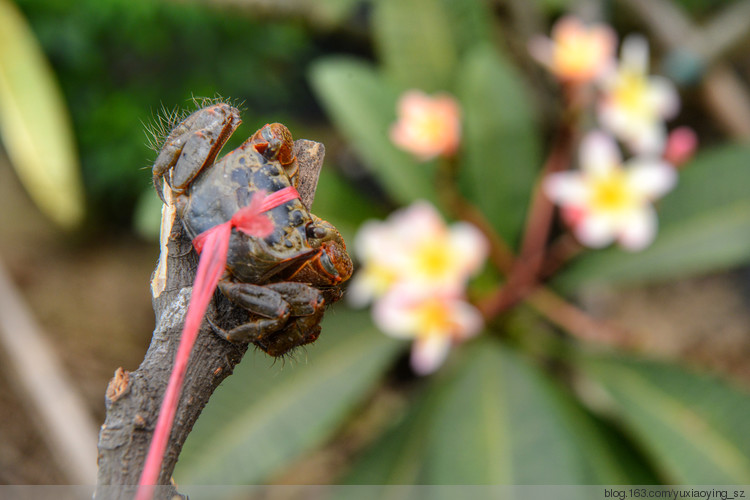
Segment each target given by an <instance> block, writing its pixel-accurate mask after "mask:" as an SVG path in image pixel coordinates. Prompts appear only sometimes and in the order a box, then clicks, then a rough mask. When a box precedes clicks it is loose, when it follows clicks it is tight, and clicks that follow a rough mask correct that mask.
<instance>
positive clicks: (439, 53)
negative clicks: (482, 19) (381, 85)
mask: <svg viewBox="0 0 750 500" xmlns="http://www.w3.org/2000/svg"><path fill="white" fill-rule="evenodd" d="M373 31H374V34H375V42H376V44H377V48H378V52H379V55H380V60H381V61H382V63H383V66H384V68H385V72H386V74H387V75H388V76H389V77H390V78H391V79H392V80H393V81H394V82H396V83H397V84H398V85H400V86H401V87H403V88H418V89H421V90H424V91H426V92H433V91H435V90H446V89H448V88H449V87H450V82H451V80H452V76H453V74H454V72H455V70H456V62H457V59H458V53H457V46H456V43H455V41H454V39H453V33H452V30H451V19H450V17H449V15H448V11H447V10H446V9H445V8H444V6H443V4H442V2H440V1H435V0H379V1H378V2H376V3H375V10H374V13H373Z"/></svg>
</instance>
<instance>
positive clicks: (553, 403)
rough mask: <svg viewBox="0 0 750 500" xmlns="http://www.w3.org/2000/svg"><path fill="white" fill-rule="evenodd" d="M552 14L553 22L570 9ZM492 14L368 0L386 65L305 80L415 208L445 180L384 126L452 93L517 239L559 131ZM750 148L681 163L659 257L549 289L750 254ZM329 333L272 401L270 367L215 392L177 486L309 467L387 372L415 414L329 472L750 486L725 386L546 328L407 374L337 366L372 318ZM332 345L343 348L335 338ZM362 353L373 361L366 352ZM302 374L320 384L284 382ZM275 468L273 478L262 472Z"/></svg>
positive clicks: (508, 332)
mask: <svg viewBox="0 0 750 500" xmlns="http://www.w3.org/2000/svg"><path fill="white" fill-rule="evenodd" d="M566 3H569V2H566ZM543 4H544V5H545V8H548V9H550V10H551V11H552V12H557V9H559V8H561V7H562V6H563V2H557V1H556V2H544V3H543ZM491 19H492V13H491V12H490V10H489V7H488V4H487V3H485V2H481V1H464V0H381V1H378V2H374V3H373V11H372V17H371V21H372V33H373V44H374V48H375V52H376V54H377V62H373V61H370V60H364V59H361V58H354V57H351V56H348V55H335V54H334V55H331V56H329V57H325V58H321V59H319V60H316V61H315V62H314V64H313V65H312V67H311V70H310V81H311V83H312V86H313V88H314V90H315V93H316V95H317V96H318V98H319V99H320V100H321V102H322V104H323V106H324V108H325V109H326V111H327V112H328V114H329V116H330V118H331V120H332V122H333V124H334V125H335V126H336V127H337V128H338V130H339V132H340V133H341V134H342V135H343V137H344V138H345V139H346V140H347V141H348V143H349V144H350V145H351V147H352V148H353V149H354V150H355V151H356V153H358V155H359V158H360V159H361V160H362V162H363V163H364V165H365V166H366V168H367V169H368V172H369V173H370V174H371V175H372V176H373V178H374V179H376V180H377V181H378V182H379V184H380V185H381V186H382V188H383V189H384V190H385V192H386V194H387V195H388V196H389V197H390V199H391V200H393V201H394V202H395V203H397V204H399V205H405V204H408V203H411V202H413V201H414V200H416V199H419V198H426V199H428V200H431V201H433V202H434V203H437V204H438V206H439V207H440V208H442V209H444V210H445V211H446V212H449V210H447V209H446V207H445V206H444V205H443V204H441V199H440V196H439V189H440V187H439V185H437V184H436V176H439V175H440V174H439V172H438V170H439V165H438V163H439V160H433V161H429V162H427V163H418V162H417V161H416V160H415V159H414V158H412V157H411V156H409V155H408V154H406V153H405V152H403V151H401V150H399V149H397V148H396V147H395V146H394V145H393V143H392V142H391V141H390V139H389V136H388V130H389V128H390V126H391V124H392V123H393V122H394V120H395V119H396V103H397V99H398V98H399V96H400V95H401V94H402V93H403V92H405V91H406V90H408V89H411V88H415V87H416V88H420V89H422V90H425V91H431V92H434V91H448V92H451V93H453V94H454V95H455V96H457V98H458V99H459V101H460V102H461V105H462V108H463V110H464V117H463V124H464V127H465V130H464V138H463V143H462V149H461V154H460V160H459V161H460V163H459V166H458V182H459V189H460V191H461V193H462V194H463V196H465V197H466V198H467V199H469V200H470V201H471V202H473V203H474V204H475V205H476V206H477V207H478V208H479V209H480V210H481V211H482V212H483V213H484V214H485V216H486V217H487V219H488V220H489V222H490V223H491V225H492V227H493V228H494V229H495V230H496V231H497V233H498V234H500V235H501V236H502V237H503V238H504V239H505V240H507V241H509V242H511V243H512V244H514V245H516V244H517V243H518V242H519V240H520V238H521V236H522V230H523V224H524V220H525V214H526V209H527V205H528V202H529V198H530V194H531V189H532V186H533V184H534V182H535V179H536V177H537V175H538V172H539V169H540V168H541V164H542V161H543V159H542V154H543V152H544V148H543V147H542V144H543V139H542V137H544V134H545V133H546V132H547V130H544V129H542V128H541V125H542V124H540V123H539V119H538V116H537V109H536V104H535V103H534V102H533V101H532V96H531V95H530V94H529V85H528V84H527V82H526V81H525V79H524V78H525V77H524V76H523V75H522V74H521V73H520V72H519V70H518V69H517V68H516V65H515V63H514V60H513V58H512V57H511V55H510V54H507V53H505V51H504V49H503V48H502V45H501V44H498V43H497V38H498V34H497V33H496V32H495V30H496V29H497V27H496V26H493V25H492V23H491ZM747 154H748V151H747V148H746V147H744V146H734V145H717V146H715V147H714V148H707V149H706V150H705V151H704V152H703V153H701V154H699V155H698V156H697V157H696V158H695V159H694V160H693V161H692V162H690V163H689V164H688V165H685V166H684V168H683V169H682V170H681V179H680V183H679V187H678V188H677V189H676V190H675V191H674V192H673V193H672V194H670V195H669V196H668V197H666V198H665V199H664V200H663V201H662V202H661V205H660V213H661V222H662V228H661V230H660V234H659V236H658V238H657V240H656V242H655V243H654V244H653V246H652V247H650V248H649V249H647V250H646V251H644V252H641V253H628V252H624V251H621V250H618V249H607V250H604V251H599V252H589V253H584V254H582V255H580V256H579V257H578V258H577V259H576V260H575V261H574V262H573V263H572V265H570V266H569V267H568V268H566V269H564V270H563V272H562V273H560V274H559V276H558V277H557V278H556V279H555V280H554V281H553V285H554V286H555V288H556V289H557V290H559V291H562V292H565V293H567V294H571V295H572V294H575V293H576V292H578V291H580V290H581V289H582V287H584V286H587V285H591V284H594V283H596V284H618V285H623V284H633V283H652V282H655V281H663V280H666V279H672V278H679V277H685V276H689V275H691V274H696V273H706V272H711V271H715V270H719V269H727V268H730V267H734V266H738V265H741V264H744V263H746V262H748V260H750V240H748V234H750V218H749V214H750V212H749V211H748V206H747V197H746V195H745V192H744V191H745V186H747V184H748V183H747V181H748V179H746V177H747V172H748V170H747V168H745V167H746V165H745V163H746V162H745V161H744V160H745V159H746V158H747ZM324 177H325V176H324ZM348 189H349V188H348V187H345V186H341V190H337V191H336V193H338V194H337V195H336V196H335V197H334V198H333V200H337V199H340V198H339V197H343V199H346V200H350V199H351V195H350V194H349V195H345V194H344V193H346V192H347V190H348ZM324 192H330V191H327V188H324ZM326 200H327V201H326V202H325V203H326V204H327V209H330V210H331V211H332V212H331V213H332V214H338V215H337V216H338V217H345V218H347V219H350V220H351V222H350V223H345V224H344V225H343V227H345V228H346V230H345V232H346V233H348V232H349V231H350V230H351V228H353V227H356V223H357V220H358V219H359V218H361V217H362V214H364V213H367V214H368V215H370V216H372V215H374V214H376V213H377V210H376V209H375V208H373V207H372V206H371V205H370V204H369V203H368V202H367V201H366V199H361V200H360V201H359V202H358V203H357V202H355V203H351V204H350V203H349V202H347V203H346V204H344V203H341V204H338V203H337V202H335V201H332V199H331V198H326ZM347 207H348V208H347ZM347 236H349V235H348V234H347ZM482 280H483V282H482V288H483V289H487V288H488V284H487V281H488V280H490V281H493V280H494V281H497V280H498V277H497V275H496V274H491V273H489V274H485V275H483V277H482ZM511 317H512V314H511ZM323 329H324V335H323V337H322V338H321V340H320V341H319V343H320V344H321V345H320V346H318V345H317V344H316V346H315V347H314V348H312V349H310V350H309V354H308V355H307V356H306V363H305V364H301V365H297V366H295V367H293V369H288V368H287V367H284V369H283V370H282V372H281V374H279V375H278V378H279V379H280V380H279V381H278V382H277V383H276V384H274V386H273V387H274V388H275V389H276V390H270V391H269V390H268V388H267V387H265V386H264V387H262V388H260V389H255V390H253V391H248V390H247V387H248V384H251V383H252V384H255V380H256V379H259V378H261V377H265V376H266V375H263V374H262V373H260V372H258V373H255V374H254V375H251V376H250V375H248V376H247V377H246V378H245V376H242V375H241V376H235V377H233V378H232V379H230V380H229V381H228V382H227V383H226V384H225V386H223V387H222V388H220V390H219V393H218V394H217V396H216V399H217V400H219V401H221V403H218V404H216V405H210V407H209V408H207V410H206V415H205V416H204V417H203V419H202V420H201V422H200V423H199V425H198V426H197V427H196V429H195V432H194V433H193V434H192V435H191V437H190V439H189V441H188V444H187V445H186V447H185V453H184V456H183V458H182V460H181V462H180V463H179V464H178V470H177V472H176V477H177V478H178V481H181V482H185V483H191V482H205V481H218V482H226V481H233V482H237V483H242V482H250V481H263V480H264V479H266V480H267V479H268V478H269V474H270V473H271V470H270V469H271V468H273V469H275V470H278V469H276V465H278V466H281V465H282V463H283V462H284V460H285V459H283V458H281V455H283V457H287V458H291V457H294V456H297V457H305V456H306V453H309V452H310V450H314V449H315V448H316V447H317V446H322V445H324V444H325V443H330V442H331V440H332V439H333V438H332V437H331V436H334V435H336V432H337V431H339V432H341V430H342V429H345V428H347V427H346V424H344V423H342V422H345V421H346V418H347V416H350V421H351V420H352V418H353V419H355V420H356V419H357V418H358V417H359V415H360V414H359V413H354V414H353V415H354V416H353V417H351V415H352V414H351V412H352V409H353V408H356V407H357V405H361V404H363V402H364V401H365V400H366V399H367V396H368V394H369V393H370V391H373V390H376V389H375V388H376V387H378V384H379V383H382V380H388V381H389V382H390V383H391V384H392V383H394V377H396V381H397V382H399V383H401V384H403V383H404V382H407V381H408V382H409V387H410V388H409V389H408V392H407V394H406V396H405V401H404V408H403V410H402V411H400V412H394V414H393V416H392V418H390V419H389V422H388V424H387V425H386V428H385V430H384V431H382V432H380V433H379V437H378V438H377V439H375V440H374V442H373V444H372V445H371V446H368V447H366V448H365V449H364V450H361V451H360V453H359V454H358V455H357V457H356V460H355V461H354V462H353V464H352V465H351V467H350V468H349V469H348V470H346V471H344V474H343V475H341V476H339V477H338V479H334V480H335V481H339V482H344V483H347V484H507V483H511V484H656V483H673V482H679V483H686V484H729V483H736V484H743V483H747V482H748V481H750V467H748V464H749V463H750V443H748V442H747V439H745V437H743V436H747V435H750V423H748V422H747V420H746V419H744V418H743V415H746V414H747V412H748V411H750V397H748V394H747V392H746V391H745V390H742V389H738V388H736V387H734V386H732V385H730V384H728V383H727V382H725V381H722V380H719V379H715V378H711V377H707V376H705V375H701V374H697V373H694V372H693V371H692V370H691V369H687V368H683V367H681V366H675V365H670V364H668V363H659V362H655V361H648V362H647V361H643V360H641V359H638V358H637V357H636V356H628V355H626V354H620V355H618V356H613V355H609V354H602V353H600V354H594V353H591V352H589V350H588V349H586V348H585V347H583V346H581V345H579V344H576V343H572V342H568V341H560V340H559V339H557V338H554V337H550V335H549V327H541V326H540V322H539V321H537V320H534V321H529V320H527V319H524V316H523V315H520V316H517V317H516V319H515V320H510V321H499V322H495V323H494V324H491V325H489V326H488V329H487V331H486V332H485V334H484V335H482V336H481V338H480V339H478V340H476V341H473V342H471V343H470V344H469V345H467V346H465V347H464V348H462V349H461V350H460V352H458V353H456V355H455V356H452V357H451V358H450V360H449V362H448V364H447V366H445V367H444V368H443V369H442V370H441V371H440V372H439V373H438V374H437V375H435V376H433V377H430V378H429V379H422V380H419V381H414V380H412V379H410V378H408V377H406V378H404V376H403V374H402V375H400V376H396V375H394V372H392V371H388V370H389V367H392V366H394V364H393V363H394V362H396V358H394V356H395V355H396V354H397V353H398V350H394V349H392V347H391V346H389V347H388V348H386V347H385V345H383V346H379V347H375V346H369V344H368V345H365V343H366V342H367V341H365V337H362V339H361V340H357V342H362V346H361V349H356V348H353V350H352V351H351V352H350V353H349V354H347V355H340V356H330V354H329V353H331V352H333V349H337V348H339V349H347V348H348V345H349V344H348V343H347V342H346V341H344V340H339V339H345V338H346V339H349V338H357V339H359V335H360V334H363V333H366V332H372V333H371V334H372V335H375V333H374V331H373V329H372V326H371V325H370V324H369V322H368V321H367V318H366V317H365V316H363V315H362V314H361V313H355V312H352V311H349V310H347V309H346V308H344V307H343V306H337V308H336V309H335V310H334V311H333V312H332V314H329V315H328V316H327V318H326V320H325V323H324V325H323ZM512 339H535V340H533V341H532V340H521V341H518V342H517V341H514V340H512ZM327 342H333V343H336V342H341V343H342V344H337V346H336V347H333V346H330V344H329V345H328V346H327V347H323V345H325V344H326V343H327ZM370 342H371V341H370ZM532 343H533V346H531V344H532ZM318 347H320V351H318ZM366 353H369V355H368V354H366ZM363 355H364V356H365V358H368V359H369V362H367V363H365V362H364V359H363V360H360V361H358V359H359V356H363ZM251 362H254V363H258V361H257V360H253V361H251ZM355 366H356V368H355ZM397 366H398V365H397ZM349 367H351V368H349ZM550 367H555V369H554V370H551V369H550ZM256 368H258V367H257V366H256V367H254V368H253V370H255V369H256ZM291 370H293V373H289V371H291ZM261 371H262V370H261ZM322 371H325V372H329V373H332V374H333V373H345V372H346V373H348V375H346V376H347V377H349V378H351V384H352V385H356V386H357V387H358V390H357V391H350V390H344V389H343V388H340V389H335V388H336V387H337V383H336V382H333V381H331V380H329V379H327V378H326V377H325V376H323V375H320V374H319V372H322ZM300 372H302V373H300ZM306 374H307V375H306ZM292 377H300V378H304V379H305V380H306V381H307V383H306V384H304V385H302V386H298V387H292V386H287V380H289V379H290V378H292ZM318 383H319V384H322V385H323V386H325V385H327V384H329V385H328V386H329V387H330V388H331V390H329V391H326V390H325V389H324V388H323V387H319V386H318ZM253 387H254V385H253ZM300 387H304V390H305V393H306V394H313V395H317V398H316V401H315V403H314V404H313V403H312V402H310V403H309V404H308V403H304V404H303V405H302V406H300V407H299V408H298V409H296V410H292V409H291V408H292V407H295V408H296V404H297V403H299V402H303V401H306V400H307V399H306V397H303V396H302V395H297V392H298V390H299V389H300ZM402 390H404V389H402ZM248 392H250V393H251V394H250V395H247V396H244V397H246V398H247V400H245V401H243V400H242V398H243V396H242V395H243V394H248ZM287 398H290V399H287ZM295 398H296V399H295ZM282 407H283V408H285V410H282V409H281V408H282ZM321 407H325V408H327V410H326V411H321ZM268 408H279V411H278V412H277V413H276V418H275V419H272V418H270V416H268V415H267V409H268ZM260 409H263V410H260ZM293 413H296V415H294V414H293ZM334 413H335V414H336V416H335V417H334ZM295 416H296V417H299V418H301V419H303V420H304V422H305V424H304V425H300V424H299V422H300V421H301V420H299V419H295ZM222 422H224V425H222ZM350 425H351V424H350ZM228 434H231V437H228ZM282 435H284V436H286V437H285V438H284V439H282V438H281V437H279V438H278V439H276V440H275V441H273V438H270V440H271V441H273V444H269V437H270V436H282ZM240 447H241V448H242V451H241V452H240V450H239V448H240ZM269 447H270V448H269ZM267 457H271V458H267ZM268 461H270V462H271V463H273V464H274V467H267V462H268ZM230 471H233V472H230ZM258 471H261V473H258Z"/></svg>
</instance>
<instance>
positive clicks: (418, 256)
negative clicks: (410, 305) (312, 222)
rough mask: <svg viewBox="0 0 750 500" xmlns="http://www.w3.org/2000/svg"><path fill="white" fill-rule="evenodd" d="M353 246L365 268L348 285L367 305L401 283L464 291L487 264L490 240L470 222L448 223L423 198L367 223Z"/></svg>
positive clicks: (356, 299)
mask: <svg viewBox="0 0 750 500" xmlns="http://www.w3.org/2000/svg"><path fill="white" fill-rule="evenodd" d="M354 250H355V252H356V255H357V257H358V259H359V261H360V263H361V266H362V267H361V269H360V271H359V272H358V273H357V274H356V275H355V276H354V278H353V280H352V284H351V286H350V287H349V300H351V301H352V302H353V303H354V304H355V305H365V304H367V303H368V302H370V301H371V300H373V299H376V298H377V297H380V296H382V295H383V294H384V293H386V292H387V291H388V289H389V288H390V287H392V286H394V285H396V284H400V285H401V286H404V287H408V288H409V289H414V290H415V293H416V292H420V291H423V290H430V291H435V290H441V291H443V292H445V291H450V292H454V291H456V290H463V288H464V287H465V286H466V281H467V280H468V278H469V277H470V276H471V275H472V274H473V273H475V272H477V271H478V270H479V268H480V267H481V265H482V264H483V262H484V260H485V258H486V256H487V252H488V243H487V241H486V239H485V238H484V236H483V235H482V234H481V232H480V231H479V230H478V229H477V228H475V227H474V226H472V225H471V224H468V223H465V222H458V223H455V224H453V225H451V226H450V227H448V226H447V225H446V224H445V222H444V221H443V219H442V218H441V216H440V214H439V213H438V212H437V210H436V209H435V208H434V207H433V206H432V205H431V204H429V203H428V202H425V201H418V202H415V203H413V204H412V205H410V206H409V207H407V208H405V209H402V210H398V211H396V212H394V213H393V214H392V215H391V216H390V217H389V218H388V219H387V220H386V221H384V222H378V221H369V222H367V223H365V224H364V225H363V226H362V227H361V228H360V230H359V232H358V233H357V236H356V238H355V241H354Z"/></svg>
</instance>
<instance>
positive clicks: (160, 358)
mask: <svg viewBox="0 0 750 500" xmlns="http://www.w3.org/2000/svg"><path fill="white" fill-rule="evenodd" d="M295 152H296V154H297V157H298V161H299V167H300V186H299V191H300V194H301V196H302V202H303V203H304V204H305V205H306V206H308V207H309V206H310V204H311V203H312V199H313V197H314V195H315V186H316V185H317V178H318V174H319V172H320V167H321V165H322V162H323V154H324V149H323V146H322V144H319V143H315V142H312V141H304V140H301V141H297V142H296V143H295ZM168 236H169V238H168V243H167V245H166V247H167V255H166V259H165V260H166V265H165V279H164V283H163V285H164V286H163V291H161V292H160V293H158V294H155V295H156V296H155V297H154V299H153V306H154V312H155V314H156V327H155V329H154V333H153V337H152V340H151V345H150V346H149V348H148V351H147V353H146V356H145V357H144V360H143V362H142V363H141V365H140V366H139V367H138V369H137V370H135V371H134V372H127V371H125V370H123V369H122V368H119V369H118V370H117V371H116V372H115V377H114V378H113V379H112V380H111V381H110V383H109V387H108V388H107V394H106V399H105V401H106V407H107V415H106V420H105V422H104V425H102V428H101V432H100V434H99V474H98V479H97V492H96V495H95V497H96V498H97V499H103V498H106V499H131V498H132V495H133V494H134V492H135V489H136V488H135V485H137V484H138V479H139V477H140V474H141V470H142V468H143V463H144V460H145V458H146V453H147V451H148V446H149V443H150V440H151V436H152V434H153V430H154V425H155V423H156V420H157V415H158V412H159V408H160V405H161V400H162V398H163V395H164V391H165V389H166V385H167V380H168V379H169V374H170V371H171V369H172V365H173V363H174V356H175V353H176V350H177V346H178V344H179V337H180V333H181V331H182V324H183V322H184V317H185V312H186V309H187V304H188V301H189V299H190V295H191V292H192V286H191V285H192V283H193V278H194V276H195V269H196V267H197V258H196V254H195V252H194V251H193V247H192V242H191V240H190V239H189V238H188V237H187V235H185V234H184V231H183V228H182V224H181V223H179V221H177V222H176V223H174V224H172V226H171V231H169V233H168ZM161 258H164V254H163V253H162V257H161ZM155 274H156V273H155ZM206 316H207V318H208V319H210V320H211V321H212V322H214V323H215V324H217V325H218V326H220V327H222V328H227V329H230V328H232V327H233V326H237V325H238V324H240V323H242V322H244V321H246V320H247V313H246V312H245V311H243V310H241V309H239V308H236V307H234V306H232V305H231V303H230V302H229V301H228V300H227V299H226V298H225V297H224V296H223V295H221V294H220V293H216V294H215V296H214V301H213V303H212V306H210V307H209V310H208V312H207V314H206ZM246 350H247V346H241V345H235V344H230V343H229V342H227V341H226V340H224V339H222V338H220V337H219V336H218V335H216V334H215V333H214V332H213V331H212V329H211V328H210V327H209V326H208V325H207V324H206V323H204V326H203V327H202V328H201V331H200V334H199V335H198V339H197V340H196V344H195V347H194V348H193V353H192V356H191V358H190V364H189V366H188V369H187V373H186V376H185V382H184V384H183V390H182V394H181V396H180V403H179V406H178V409H177V416H176V418H175V423H174V427H173V429H172V434H171V437H170V440H169V444H168V446H167V451H166V453H165V457H164V463H163V466H162V470H161V474H160V475H159V481H158V484H161V485H169V481H170V478H171V476H172V471H173V470H174V467H175V464H176V463H177V458H178V456H179V454H180V451H181V449H182V445H183V444H184V442H185V440H186V439H187V436H188V434H189V433H190V431H191V430H192V428H193V424H194V423H195V421H196V420H197V419H198V416H199V415H200V413H201V411H202V410H203V407H204V406H205V405H206V403H207V402H208V399H209V398H210V396H211V394H212V393H213V392H214V390H216V388H217V387H218V386H219V384H220V383H221V381H222V380H224V379H225V378H226V377H228V376H229V375H230V374H231V373H232V371H233V369H234V367H235V366H236V365H237V363H239V362H240V360H241V359H242V357H243V356H244V354H245V352H246ZM127 486H130V487H129V488H128V487H127ZM173 493H174V490H173V489H170V488H166V489H162V490H161V491H157V494H156V496H157V498H161V497H167V498H168V497H169V496H171V495H172V494H173Z"/></svg>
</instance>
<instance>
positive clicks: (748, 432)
mask: <svg viewBox="0 0 750 500" xmlns="http://www.w3.org/2000/svg"><path fill="white" fill-rule="evenodd" d="M581 366H582V367H583V368H584V370H585V372H586V373H587V374H588V375H589V376H590V377H591V378H592V379H594V380H595V381H597V382H599V383H600V384H601V386H602V387H603V388H604V389H605V390H606V391H607V393H608V394H609V395H610V396H611V398H612V402H613V403H614V405H615V406H614V412H615V416H616V418H617V419H618V420H620V421H621V423H622V424H623V425H624V426H626V428H627V430H629V431H630V432H631V433H632V435H633V437H634V438H635V439H637V440H638V441H639V442H640V445H641V447H642V449H643V450H644V451H645V452H647V453H648V454H649V455H651V456H652V458H653V462H654V464H656V465H657V466H658V467H660V469H661V471H660V472H661V473H662V474H663V475H664V477H665V478H666V479H667V480H668V481H670V482H676V483H682V484H748V483H750V420H749V419H748V418H747V417H748V415H750V395H748V394H746V393H743V392H741V391H738V390H735V389H733V388H732V387H730V386H729V385H727V384H726V383H724V382H722V381H720V380H718V379H715V378H711V377H708V376H704V375H700V374H696V373H693V372H690V371H687V370H684V369H682V368H680V367H678V366H673V365H667V364H662V363H656V362H652V361H639V360H633V359H624V358H608V357H603V358H589V359H587V360H585V362H584V363H582V365H581Z"/></svg>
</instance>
